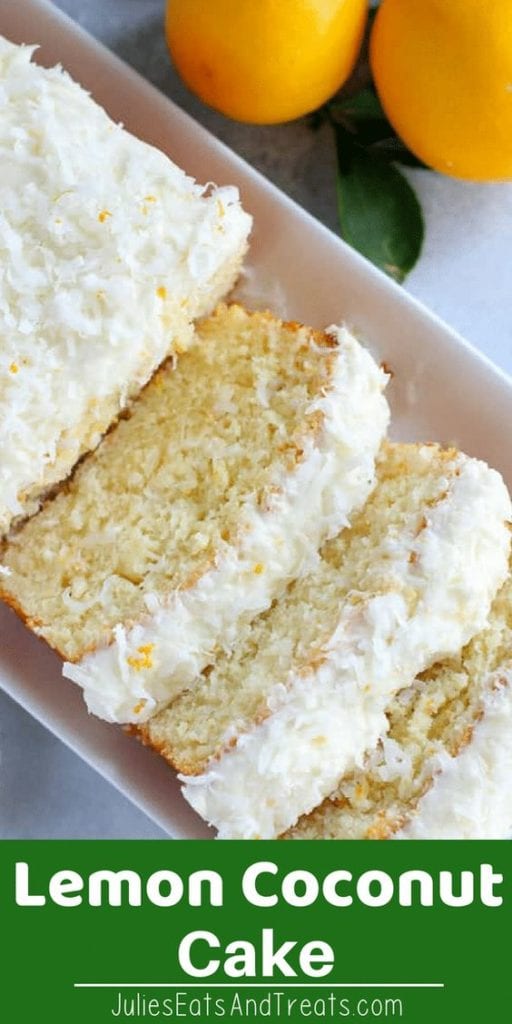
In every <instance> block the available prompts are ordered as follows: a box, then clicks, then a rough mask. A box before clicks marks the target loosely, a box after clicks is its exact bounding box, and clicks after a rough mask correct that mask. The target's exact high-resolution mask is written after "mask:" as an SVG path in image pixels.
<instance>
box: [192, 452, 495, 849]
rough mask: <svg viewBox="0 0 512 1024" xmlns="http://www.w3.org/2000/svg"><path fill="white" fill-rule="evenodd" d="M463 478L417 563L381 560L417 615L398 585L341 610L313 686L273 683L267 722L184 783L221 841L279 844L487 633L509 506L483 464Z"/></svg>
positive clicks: (398, 552)
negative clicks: (408, 592)
mask: <svg viewBox="0 0 512 1024" xmlns="http://www.w3.org/2000/svg"><path fill="white" fill-rule="evenodd" d="M457 468H458V471H459V475H455V476H453V478H452V479H451V481H450V482H449V484H448V490H447V494H446V497H445V499H444V500H443V501H441V502H440V503H438V504H437V505H435V507H434V508H432V509H428V510H426V512H427V515H428V526H427V528H426V529H424V530H423V531H422V532H421V533H420V534H419V536H418V537H417V538H416V539H415V540H414V550H415V552H416V560H415V561H414V562H412V563H411V562H410V561H409V554H410V551H411V542H410V540H409V541H405V540H404V543H400V542H399V540H395V541H393V543H392V544H389V545H387V546H386V549H385V551H383V552H382V551H381V552H377V553H376V560H375V565H374V569H375V573H376V575H377V576H378V573H379V568H380V567H382V560H384V562H385V570H386V575H387V576H388V577H391V576H395V577H396V578H397V580H398V581H400V582H402V583H405V585H406V586H410V587H411V588H414V590H415V591H416V592H417V594H418V601H417V603H416V606H415V608H414V610H412V611H411V612H409V611H408V609H407V605H406V603H405V600H404V597H403V593H402V592H401V589H402V588H401V587H399V586H397V590H396V592H393V591H391V592H389V593H385V594H381V595H379V596H372V595H371V594H369V596H368V597H367V599H366V601H365V602H364V603H362V604H358V605H355V606H354V605H351V604H346V605H345V606H343V607H342V608H341V609H340V617H339V625H338V627H337V629H336V633H335V635H334V636H333V638H332V642H331V645H330V650H329V651H328V659H327V661H326V662H325V663H324V664H323V665H322V666H321V668H320V669H319V670H318V671H317V672H316V673H315V674H314V676H313V678H311V677H310V678H309V679H306V680H304V678H303V677H300V676H297V675H293V674H292V675H291V677H290V678H288V679H282V680H276V687H275V691H274V696H273V699H272V711H273V713H272V714H271V715H270V717H268V718H267V719H266V720H265V721H264V722H263V723H262V724H261V725H259V726H256V727H255V728H254V729H253V730H252V731H251V732H248V733H246V734H245V735H243V736H240V737H239V739H238V743H237V745H236V747H234V749H231V750H229V751H227V752H226V753H225V754H224V755H223V756H221V757H220V759H219V760H215V761H213V762H212V763H211V765H210V766H209V768H208V770H207V771H206V772H205V773H204V774H203V775H201V776H199V777H196V778H183V781H184V783H185V785H184V787H183V792H184V795H185V797H186V799H187V800H188V801H189V803H190V804H191V805H192V806H193V807H194V808H195V809H196V810H197V811H198V812H199V813H200V814H201V815H202V816H203V817H204V818H206V819H207V820H208V821H209V822H210V823H212V824H213V825H215V826H216V827H217V829H218V830H219V837H220V838H245V839H249V838H256V837H259V838H263V839H265V838H273V837H275V836H277V835H280V834H281V833H282V832H284V831H286V829H288V828H290V827H291V826H292V825H294V824H295V822H296V821H297V819H298V818H299V817H300V815H302V814H307V813H309V812H310V811H311V810H313V808H314V807H316V806H317V805H318V804H319V803H320V802H321V801H322V800H323V799H324V798H325V797H327V796H328V795H329V794H330V793H331V792H332V791H333V790H334V789H335V787H336V785H337V783H338V781H339V779H340V777H342V776H343V775H344V774H345V772H347V771H350V770H352V769H353V768H355V767H356V766H360V765H361V764H362V760H363V755H364V753H365V751H367V750H369V749H371V748H372V747H374V746H375V745H376V743H377V742H378V740H379V738H380V737H381V736H382V735H383V733H384V732H385V730H386V719H385V715H384V712H385V708H386V705H387V703H388V701H389V698H390V696H391V695H392V694H393V693H394V692H396V691H397V690H400V689H401V688H403V687H405V686H408V685H410V684H411V683H412V681H413V680H414V678H415V676H416V675H417V674H418V673H419V672H421V671H423V670H424V669H426V668H427V667H428V666H429V665H431V664H432V663H433V662H435V661H438V660H441V659H442V658H445V657H448V656H450V655H452V654H455V653H456V652H458V651H459V650H460V648H461V647H462V646H463V645H464V644H465V643H467V642H468V641H469V640H470V638H471V637H472V636H474V635H475V633H477V632H479V631H480V630H481V629H482V628H483V627H484V625H485V622H486V619H487V616H488V613H489V610H490V605H491V602H492V600H493V598H494V596H495V594H496V592H497V590H498V587H499V586H500V585H501V583H502V582H503V581H504V579H505V576H506V573H507V559H508V552H509V547H510V534H509V531H508V528H507V526H506V520H507V519H510V515H511V505H510V498H509V495H508V493H507V490H506V488H505V485H504V483H503V481H502V479H501V477H500V476H499V474H498V473H496V472H495V471H494V470H490V469H489V468H488V466H486V465H485V464H484V463H482V462H478V461H477V460H474V459H468V458H467V457H466V456H462V455H461V456H459V459H458V467H457ZM379 559H380V562H379ZM368 585H369V587H371V580H370V582H369V584H368ZM304 615H307V608H304Z"/></svg>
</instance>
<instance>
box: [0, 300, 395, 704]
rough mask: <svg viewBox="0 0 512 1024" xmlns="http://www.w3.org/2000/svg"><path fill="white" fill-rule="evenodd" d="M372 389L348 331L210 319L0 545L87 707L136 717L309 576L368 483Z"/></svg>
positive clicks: (374, 446)
mask: <svg viewBox="0 0 512 1024" xmlns="http://www.w3.org/2000/svg"><path fill="white" fill-rule="evenodd" d="M385 382H386V377H385V375H384V373H383V372H382V371H381V370H380V369H379V368H378V367H377V365H376V364H375V363H374V361H373V360H372V358H371V356H370V355H369V354H368V352H366V351H365V350H364V349H363V348H362V347H361V346H360V345H359V344H358V343H357V341H355V340H354V338H352V336H351V335H350V334H349V333H348V332H347V331H345V330H342V329H333V330H332V331H331V332H330V333H326V334H324V333H321V332H318V331H313V330H310V329H309V328H306V327H302V326H300V325H297V324H283V323H281V322H280V321H279V320H276V319H275V318H273V317H272V316H270V315H269V314H268V315H267V314H261V313H258V314H252V315H251V314H249V313H247V312H246V311H245V310H243V309H242V308H240V307H239V306H231V307H229V308H226V307H221V308H220V309H219V310H218V312H217V313H216V315H215V316H213V317H211V318H210V319H208V320H205V321H204V322H203V323H202V324H201V325H200V326H199V327H198V337H197V342H196V344H195V345H194V346H193V347H192V348H191V349H190V351H188V352H186V353H185V354H184V355H183V356H181V358H180V359H179V360H178V364H177V367H176V368H174V367H173V365H171V364H167V365H166V366H165V367H164V368H162V369H161V370H160V371H159V372H158V373H157V374H156V376H155V377H154V378H153V380H152V381H151V382H150V383H149V384H148V386H147V388H146V389H145V391H144V393H143V394H142V396H141V398H140V399H139V400H138V401H137V402H136V403H134V405H133V408H132V412H131V415H130V417H129V418H128V419H124V420H121V422H119V423H118V425H117V426H116V428H115V429H114V430H113V431H111V433H110V434H109V435H107V437H106V438H105V439H104V440H103V442H102V443H101V445H100V446H99V448H98V449H97V450H96V451H95V452H94V453H93V454H92V455H90V456H89V457H88V458H87V459H86V460H85V461H84V462H83V463H82V464H81V465H80V466H79V467H78V470H77V471H76V473H75V474H74V476H73V477H72V479H71V480H70V481H69V482H68V483H67V484H66V485H65V487H64V489H63V490H62V491H61V492H60V493H59V494H58V495H57V496H56V497H54V498H53V500H50V501H48V502H47V503H46V505H45V507H44V508H43V509H42V510H41V512H39V514H38V515H37V516H35V517H34V518H32V519H30V520H28V521H27V522H26V523H25V524H24V525H22V526H21V527H20V528H19V529H18V530H17V531H14V532H13V535H12V537H11V538H10V541H9V543H7V544H5V545H4V547H3V549H2V550H0V562H2V563H3V572H2V575H1V577H0V582H1V584H2V587H3V597H4V598H5V599H6V600H7V601H8V602H9V603H10V604H12V605H13V606H14V607H15V608H17V610H18V611H19V613H20V614H21V615H22V616H23V618H24V619H26V620H27V622H28V624H29V625H30V626H31V628H32V629H34V630H35V632H36V633H37V634H38V635H39V636H42V637H44V638H45V640H47V641H48V643H49V644H51V645H52V647H54V648H56V649H57V650H58V651H59V652H60V653H61V655H62V657H63V658H65V659H67V662H68V664H67V665H66V669H65V673H66V675H67V676H68V677H69V678H70V679H73V680H75V681H76V682H77V683H79V684H80V685H81V686H83V688H84V691H85V697H86V700H87V703H88V706H89V708H90V710H91V711H93V712H95V713H96V714H98V715H100V716H102V717H104V718H106V719H108V720H111V721H118V722H138V721H144V720H145V719H146V718H148V717H149V716H150V715H151V714H152V713H154V712H155V710H157V709H158V707H160V706H164V705H165V704H167V703H168V702H169V700H171V699H172V697H174V696H175V695H176V694H177V693H179V692H180V690H181V689H182V688H183V687H184V686H187V685H189V684H190V683H192V682H193V680H194V679H195V678H196V677H197V676H198V674H199V673H200V672H201V670H202V669H203V668H204V667H205V666H206V665H208V664H209V663H210V662H211V661H212V660H213V659H214V658H215V657H216V655H217V653H218V651H221V650H222V649H229V648H230V647H231V645H232V644H233V642H234V640H235V637H236V636H237V634H238V630H239V628H240V623H241V622H243V621H244V620H248V619H251V618H253V617H254V616H255V615H257V614H259V613H260V612H262V611H264V610H265V609H266V608H268V607H269V605H270V604H271V602H272V600H273V599H274V598H275V597H276V595H277V593H278V592H279V591H280V589H282V588H283V587H284V586H285V584H286V583H287V582H289V581H290V580H291V579H293V578H295V577H296V576H298V575H300V574H301V573H303V572H305V571H306V569H307V568H308V567H310V565H311V563H312V562H314V561H315V560H316V559H317V557H318V549H319V547H320V546H321V544H322V543H323V542H324V540H325V539H326V538H327V537H329V536H333V535H335V534H336V533H337V532H338V530H339V529H340V527H341V526H343V525H344V524H346V522H347V519H348V516H349V515H350V514H351V512H352V510H353V509H355V508H358V507H360V506H362V504H363V503H364V501H365V500H366V498H367V495H368V493H369V492H370V490H371V488H372V487H373V485H374V482H375V457H376V454H377V451H378V449H379V446H380V443H381V441H382V438H383V435H384V433H385V431H386V427H387V422H388V407H387V403H386V400H385V398H384V396H383V389H384V386H385ZM70 663H73V664H70Z"/></svg>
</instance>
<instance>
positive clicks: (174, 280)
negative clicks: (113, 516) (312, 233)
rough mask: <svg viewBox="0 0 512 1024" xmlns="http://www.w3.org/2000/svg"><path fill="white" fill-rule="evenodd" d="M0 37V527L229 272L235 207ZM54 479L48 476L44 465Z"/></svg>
mask: <svg viewBox="0 0 512 1024" xmlns="http://www.w3.org/2000/svg"><path fill="white" fill-rule="evenodd" d="M33 50H34V47H18V46H14V45H13V44H12V43H10V42H8V41H7V40H5V39H3V38H2V37H0V110H1V117H0V268H1V269H0V533H1V532H2V531H3V530H5V529H7V527H8V525H9V522H10V520H11V519H12V517H14V516H16V515H19V514H22V513H23V512H24V506H23V504H22V503H21V502H20V497H21V495H22V493H23V492H24V491H25V490H29V489H32V488H37V487H38V486H40V485H43V484H44V483H45V482H46V481H47V480H48V467H49V466H51V465H52V464H54V463H55V461H56V459H57V458H58V459H60V460H61V461H62V462H63V466H64V473H65V472H66V471H67V470H68V469H69V468H70V467H71V466H72V464H73V463H74V461H75V460H76V458H77V457H78V455H79V454H80V451H81V443H82V441H83V436H82V433H81V424H82V422H83V421H84V419H86V418H87V419H89V420H90V421H91V420H92V424H91V423H89V427H88V429H89V434H90V437H89V447H92V446H94V444H95V443H97V441H98V440H99V438H100V434H101V431H102V429H105V426H108V423H107V424H105V423H100V424H99V432H98V431H96V433H95V427H94V412H95V408H98V410H99V411H100V414H99V419H101V403H102V401H105V400H106V399H109V398H111V397H112V396H114V399H115V402H114V405H116V403H117V408H114V412H113V415H115V413H116V412H117V411H119V409H120V408H121V407H122V406H123V404H124V403H125V401H126V397H127V393H128V392H129V391H130V390H133V389H134V388H137V389H138V388H139V387H141V386H142V385H143V384H144V383H145V382H146V381H147V379H148V378H149V376H150V375H151V373H152V372H153V370H154V369H155V367H156V366H157V365H158V364H159V363H160V362H161V361H162V359H163V358H164V357H165V356H166V355H167V354H168V353H169V351H171V350H172V348H173V344H174V343H175V342H178V343H179V346H180V347H181V346H183V345H184V344H186V343H187V341H188V335H189V333H190V328H189V321H190V319H191V318H192V317H193V316H195V315H198V314H200V313H204V312H207V311H208V310H209V309H210V308H211V306H212V304H213V303H214V302H215V301H217V299H218V298H219V295H218V294H217V293H216V291H215V289H216V288H217V289H218V287H219V284H218V280H217V283H216V281H215V279H216V278H217V279H220V278H222V276H223V275H225V277H226V280H225V281H224V282H223V284H224V288H223V289H221V290H225V288H227V287H228V286H229V284H230V283H231V281H230V278H231V277H232V276H233V274H234V273H235V271H236V265H237V262H238V260H239V259H240V258H241V256H242V253H243V249H244V247H245V241H246V238H247V235H248V232H249V229H250V224H251V220H250V217H249V216H248V215H247V214H245V213H244V212H243V211H242V209H241V207H240V204H239V202H238V192H237V190H236V189H235V188H223V189H213V190H211V191H210V192H209V194H208V195H206V194H205V190H204V188H203V187H201V186H199V185H196V184H195V182H194V181H193V180H192V179H191V178H188V177H187V176H186V175H185V174H184V172H183V171H181V170H180V169H179V168H178V167H176V166H175V165H174V164H173V163H171V161H170V160H169V159H168V158H167V157H166V156H164V154H163V153H161V152H159V151H158V150H156V149H154V148H152V147H151V146H148V145H146V144H145V143H144V142H141V141H140V140H138V139H136V138H134V137H133V136H132V135H129V134H128V132H126V131H124V130H123V129H122V127H121V126H119V125H115V124H114V123H113V122H112V121H111V120H110V119H109V118H108V116H107V114H106V113H105V111H104V110H102V109H101V107H99V106H97V104H95V103H94V102H93V100H92V99H91V98H90V97H89V96H88V94H87V93H86V92H84V91H83V90H82V89H81V88H80V86H79V85H77V84H76V83H74V82H72V80H71V79H70V78H69V77H68V76H67V75H66V74H65V73H64V72H62V71H61V70H60V69H59V68H53V69H51V70H46V69H43V68H41V67H39V66H38V65H36V64H33V63H31V59H30V58H31V55H32V53H33ZM60 475H61V476H62V473H61V474H60Z"/></svg>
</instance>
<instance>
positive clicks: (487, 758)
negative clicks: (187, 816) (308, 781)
mask: <svg viewBox="0 0 512 1024" xmlns="http://www.w3.org/2000/svg"><path fill="white" fill-rule="evenodd" d="M386 714H387V718H388V722H389V728H388V732H387V734H386V736H385V738H383V739H382V740H381V742H380V743H379V745H378V747H377V748H376V749H375V750H374V751H372V753H370V754H369V755H368V757H367V758H366V761H365V764H364V766H363V767H362V768H359V769H358V770H356V771H354V772H351V773H349V774H347V775H345V776H344V778H343V779H342V780H341V782H340V783H339V785H338V787H337V788H336V790H335V791H334V792H333V793H332V794H331V796H330V797H329V798H328V799H327V800H324V802H323V803H322V804H321V805H320V807H318V808H317V809H316V810H314V811H313V812H312V813H311V814H310V815H308V816H307V817H304V818H302V819H301V820H300V821H299V822H298V824H297V825H296V826H295V828H293V829H292V830H291V831H290V832H289V833H287V834H286V836H285V837H284V838H287V839H394V838H395V839H398V838H405V839H510V838H511V837H512V576H509V577H508V579H507V581H506V583H505V584H504V586H503V587H502V589H501V590H500V592H499V595H498V597H497V598H496V600H495V602H494V605H493V608H492V611H491V614H490V617H489V622H488V625H487V626H486V628H485V629H484V630H483V632H481V633H479V634H478V635H477V636H476V637H475V638H474V639H473V640H472V641H471V642H470V643H469V644H468V645H467V646H466V647H465V648H464V649H463V651H462V653H461V654H459V655H458V656H456V657H453V658H450V659H448V660H447V661H443V662H440V663H439V664H437V665H435V666H434V667H433V668H431V669H429V670H428V671H427V672H425V673H423V674H422V675H421V676H420V677H419V678H418V679H416V680H415V682H414V683H413V685H412V686H411V687H409V688H408V689H406V690H403V691H402V692H401V693H400V694H399V695H398V696H397V697H395V699H394V700H393V701H392V702H391V704H390V705H389V707H388V709H387V712H386Z"/></svg>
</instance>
